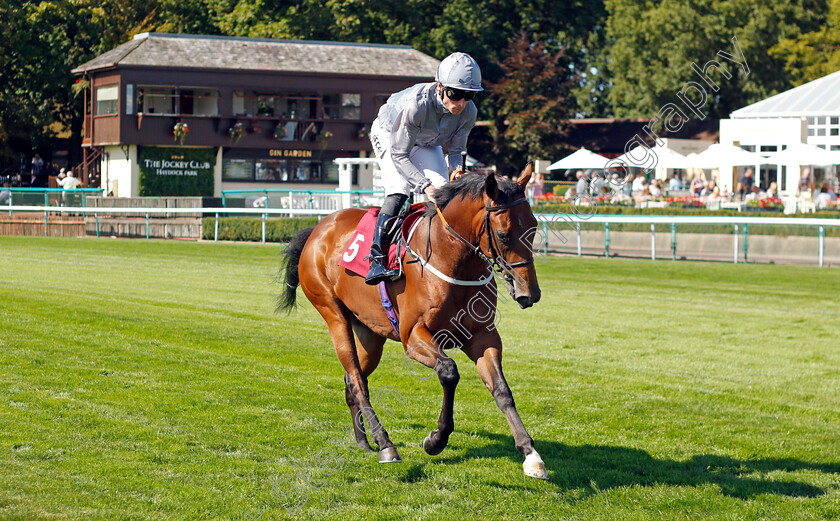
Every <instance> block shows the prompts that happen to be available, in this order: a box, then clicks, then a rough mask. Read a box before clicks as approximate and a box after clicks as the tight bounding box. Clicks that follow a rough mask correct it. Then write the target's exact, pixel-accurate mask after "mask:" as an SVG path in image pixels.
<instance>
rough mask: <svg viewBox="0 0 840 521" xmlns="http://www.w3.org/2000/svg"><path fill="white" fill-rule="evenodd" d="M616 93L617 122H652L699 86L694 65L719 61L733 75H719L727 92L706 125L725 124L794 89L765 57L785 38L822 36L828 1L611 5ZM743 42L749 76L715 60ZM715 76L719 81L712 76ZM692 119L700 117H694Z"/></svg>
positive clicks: (712, 100)
mask: <svg viewBox="0 0 840 521" xmlns="http://www.w3.org/2000/svg"><path fill="white" fill-rule="evenodd" d="M606 6H607V10H608V11H609V19H608V20H607V30H608V34H609V36H610V37H611V38H612V39H613V41H614V43H613V45H612V48H611V50H610V57H611V60H612V61H611V64H610V68H611V72H612V79H613V82H614V84H613V86H612V89H611V90H610V94H609V97H610V101H611V104H612V107H613V109H614V115H615V116H618V117H647V118H649V117H651V116H653V115H654V114H656V112H657V111H658V110H659V109H660V108H661V107H662V106H663V105H665V104H666V103H670V102H676V101H677V100H676V93H677V92H678V91H679V90H680V89H681V88H682V87H683V85H685V83H686V82H688V81H697V80H698V77H697V75H696V74H695V73H693V72H692V70H691V64H692V63H696V64H697V65H698V66H700V67H702V66H703V65H704V64H705V63H707V62H708V61H709V60H713V59H717V60H718V61H721V63H723V64H724V66H725V67H726V69H727V70H728V71H729V72H730V73H732V75H733V76H732V78H731V79H729V80H727V79H725V78H722V77H720V76H718V75H715V78H716V79H717V80H718V83H719V85H720V88H721V90H720V91H719V92H718V96H711V95H710V96H709V97H708V99H707V103H706V106H705V109H704V113H705V114H706V116H707V117H713V118H714V117H727V116H728V115H729V113H730V112H731V111H732V110H735V109H737V108H740V107H743V106H744V105H747V104H749V103H753V102H755V101H759V100H761V99H764V98H766V97H768V96H770V95H772V94H776V93H778V92H780V91H782V90H785V89H787V88H789V87H790V86H791V82H790V79H789V76H788V75H787V74H785V71H784V64H783V62H782V60H780V59H778V58H775V57H772V56H770V55H768V53H767V49H768V48H769V47H772V46H773V45H774V44H775V43H776V42H778V41H779V40H781V39H784V38H790V37H793V36H795V35H799V34H801V33H802V32H807V31H811V30H815V29H817V28H818V27H819V26H820V24H821V23H822V22H823V21H824V17H825V11H826V3H825V1H824V0H792V1H788V2H771V1H767V0H762V1H759V2H756V1H755V0H698V1H695V2H691V3H690V4H689V3H686V2H677V1H667V2H662V3H653V2H647V1H642V0H606ZM733 36H735V37H737V39H738V42H739V44H740V47H741V49H742V51H743V53H744V55H745V58H746V61H747V64H748V65H749V69H750V72H749V74H746V73H745V71H744V70H742V69H741V68H740V67H737V66H735V65H734V64H731V63H730V62H726V61H724V60H722V59H721V58H720V57H719V56H716V54H717V52H718V51H725V52H728V53H730V54H734V47H733V44H732V42H731V39H732V37H733ZM714 74H717V73H714ZM689 117H694V116H691V115H690V114H689Z"/></svg>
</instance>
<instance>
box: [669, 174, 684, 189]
mask: <svg viewBox="0 0 840 521" xmlns="http://www.w3.org/2000/svg"><path fill="white" fill-rule="evenodd" d="M668 190H674V191H677V190H682V181H681V180H680V176H679V174H677V173H674V176H673V177H672V178H671V180H670V181H668Z"/></svg>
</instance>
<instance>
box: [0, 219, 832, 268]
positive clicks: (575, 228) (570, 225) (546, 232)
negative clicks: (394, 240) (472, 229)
mask: <svg viewBox="0 0 840 521" xmlns="http://www.w3.org/2000/svg"><path fill="white" fill-rule="evenodd" d="M3 211H9V212H10V213H11V212H42V213H43V214H44V223H45V224H47V223H48V221H49V215H50V213H70V214H82V215H87V214H92V215H93V216H94V218H95V219H96V222H97V236H99V216H100V214H105V215H110V214H126V213H133V214H137V213H142V214H145V220H146V230H147V233H146V238H148V237H149V235H148V229H149V224H150V219H151V216H152V215H153V214H179V213H185V214H197V213H200V214H203V215H205V216H215V229H214V240H218V236H219V217H220V216H223V215H225V214H228V213H235V214H237V215H241V214H249V215H259V216H261V217H262V242H265V222H266V220H267V219H268V217H269V216H270V215H276V216H280V215H318V216H321V215H329V214H331V213H333V210H331V209H314V208H300V209H299V208H212V207H211V208H103V207H66V206H4V208H3ZM536 217H537V220H538V222H539V223H541V227H542V240H541V241H540V242H542V246H543V249H544V251H545V252H546V253H547V252H548V241H549V237H550V236H551V235H552V234H555V235H556V234H558V233H559V234H561V235H562V232H563V231H564V230H565V231H567V232H568V231H572V232H574V233H575V234H576V236H577V253H578V255H582V251H581V250H582V247H581V228H580V226H579V225H580V224H583V223H603V224H604V230H605V250H606V254H607V256H609V248H610V224H617V223H636V224H650V225H651V258H652V259H655V258H656V248H655V242H656V232H655V226H656V225H662V224H670V225H671V230H672V237H673V243H674V251H676V225H677V224H730V225H732V226H733V231H734V233H733V251H734V254H733V261H734V262H735V263H737V262H738V252H739V227H741V228H740V229H741V230H742V231H743V240H744V243H743V244H744V247H745V248H746V239H747V226H749V225H751V224H771V225H786V226H803V227H816V228H817V229H818V234H819V235H818V236H819V252H818V262H819V265H820V266H823V264H824V253H825V228H826V227H838V226H840V219H821V218H790V217H729V216H727V217H723V216H721V217H717V216H673V215H592V216H589V217H588V218H584V217H581V216H579V215H573V214H536ZM564 242H565V236H564ZM745 253H746V249H745Z"/></svg>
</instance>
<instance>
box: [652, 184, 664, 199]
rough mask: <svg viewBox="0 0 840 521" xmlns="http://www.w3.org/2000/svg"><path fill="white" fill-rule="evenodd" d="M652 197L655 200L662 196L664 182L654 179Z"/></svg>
mask: <svg viewBox="0 0 840 521" xmlns="http://www.w3.org/2000/svg"><path fill="white" fill-rule="evenodd" d="M650 195H651V196H652V197H654V198H656V197H659V196H661V195H662V181H661V180H659V179H654V180H653V182H651V183H650Z"/></svg>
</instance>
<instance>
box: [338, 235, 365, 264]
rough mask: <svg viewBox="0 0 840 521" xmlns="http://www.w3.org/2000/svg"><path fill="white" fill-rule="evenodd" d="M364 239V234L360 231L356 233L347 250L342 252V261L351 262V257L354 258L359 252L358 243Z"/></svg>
mask: <svg viewBox="0 0 840 521" xmlns="http://www.w3.org/2000/svg"><path fill="white" fill-rule="evenodd" d="M364 240H365V236H364V235H362V234H361V233H357V234H356V238H355V239H353V242H351V243H350V246H348V247H347V251H345V252H344V255H343V256H342V257H341V258H342V259H343V260H344V262H351V261H352V260H353V259H355V258H356V255H358V254H359V243H360V242H363V241H364Z"/></svg>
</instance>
